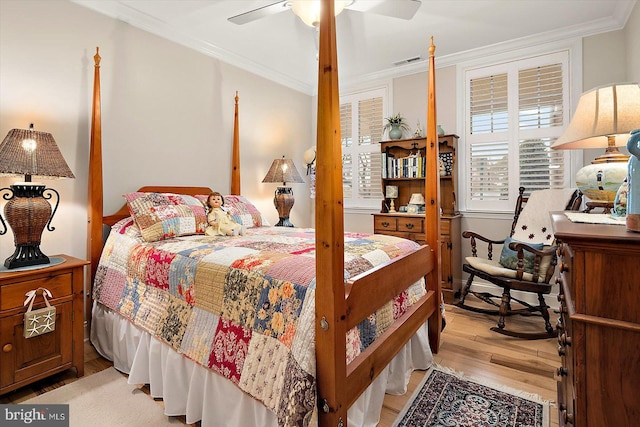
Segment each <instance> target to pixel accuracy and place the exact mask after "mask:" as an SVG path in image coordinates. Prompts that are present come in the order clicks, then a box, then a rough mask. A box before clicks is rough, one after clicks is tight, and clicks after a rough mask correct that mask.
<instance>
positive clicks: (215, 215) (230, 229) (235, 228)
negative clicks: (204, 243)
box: [205, 191, 244, 236]
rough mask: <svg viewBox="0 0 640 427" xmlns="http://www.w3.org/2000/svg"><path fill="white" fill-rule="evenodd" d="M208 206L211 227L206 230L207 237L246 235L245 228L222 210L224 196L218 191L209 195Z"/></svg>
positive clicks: (208, 218)
mask: <svg viewBox="0 0 640 427" xmlns="http://www.w3.org/2000/svg"><path fill="white" fill-rule="evenodd" d="M207 206H208V207H209V213H208V214H207V223H208V224H209V226H208V227H207V229H206V230H205V234H206V235H207V236H237V235H238V234H239V235H243V234H244V227H243V226H242V225H240V224H238V223H237V222H235V221H234V220H233V219H232V218H231V215H230V214H229V213H228V212H226V211H225V210H224V209H223V208H222V206H224V197H222V194H220V193H218V192H217V191H214V192H213V193H211V194H209V197H207Z"/></svg>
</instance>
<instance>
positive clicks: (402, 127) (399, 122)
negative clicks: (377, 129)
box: [382, 113, 411, 139]
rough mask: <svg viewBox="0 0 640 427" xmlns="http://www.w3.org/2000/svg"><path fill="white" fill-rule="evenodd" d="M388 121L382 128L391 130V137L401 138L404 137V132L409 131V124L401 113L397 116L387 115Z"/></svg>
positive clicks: (383, 130)
mask: <svg viewBox="0 0 640 427" xmlns="http://www.w3.org/2000/svg"><path fill="white" fill-rule="evenodd" d="M385 120H386V123H385V125H384V127H383V128H382V132H385V131H387V130H388V131H389V138H391V139H400V138H402V135H403V133H404V132H405V131H406V132H409V131H410V130H411V129H409V125H407V123H406V122H405V119H404V117H402V116H401V115H400V113H398V114H396V115H395V116H391V117H386V118H385Z"/></svg>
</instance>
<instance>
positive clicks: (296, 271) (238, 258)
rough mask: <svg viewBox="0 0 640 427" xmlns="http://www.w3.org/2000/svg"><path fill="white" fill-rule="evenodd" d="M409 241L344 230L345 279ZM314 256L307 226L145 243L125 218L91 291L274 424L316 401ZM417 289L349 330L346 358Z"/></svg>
mask: <svg viewBox="0 0 640 427" xmlns="http://www.w3.org/2000/svg"><path fill="white" fill-rule="evenodd" d="M417 248H418V245H417V244H416V243H414V242H412V241H409V240H404V239H400V238H396V237H393V236H383V235H362V234H350V233H346V234H345V280H346V279H348V278H350V277H353V276H355V275H357V274H360V273H362V272H364V271H366V270H368V269H371V268H373V267H375V266H377V265H379V264H381V263H383V262H385V261H387V260H389V259H391V258H395V257H397V256H400V255H402V254H405V253H410V252H413V251H415V250H416V249H417ZM314 255H315V235H314V232H313V230H311V229H298V228H286V227H259V228H253V229H249V230H247V233H246V234H245V235H244V236H238V237H226V236H213V237H209V236H203V235H193V236H181V237H176V238H173V239H169V240H162V241H156V242H145V241H144V239H143V238H142V236H141V233H140V230H139V229H138V227H137V226H136V225H135V224H134V223H133V221H132V220H131V219H130V218H128V219H125V220H122V221H120V222H119V223H118V224H116V225H115V226H114V227H113V228H112V231H111V234H110V235H109V238H108V239H107V242H106V244H105V247H104V250H103V253H102V258H101V260H100V264H99V266H98V269H97V271H96V279H95V284H94V290H93V293H94V294H93V297H94V299H95V300H96V301H97V302H98V303H100V304H102V305H104V306H106V307H108V308H109V309H111V310H113V311H115V312H117V313H119V314H120V315H122V316H124V317H125V318H126V319H128V320H129V321H131V322H132V323H133V324H135V325H136V326H137V327H138V328H140V329H142V330H145V331H147V332H148V333H150V334H152V335H153V336H155V337H157V338H158V339H160V340H162V341H163V342H165V343H166V344H167V345H169V346H171V347H173V348H174V349H175V351H177V352H179V353H181V354H182V355H184V356H185V357H188V358H189V359H191V360H193V361H195V362H196V363H198V364H200V365H202V366H205V367H207V368H209V369H212V370H213V371H215V372H217V373H218V374H220V375H222V376H224V377H226V378H227V379H228V380H230V381H232V382H233V383H234V384H236V385H237V387H239V388H240V389H241V390H243V391H244V392H245V393H248V394H249V395H251V396H252V397H253V398H255V399H257V400H258V401H260V402H262V403H263V404H264V405H265V406H266V407H267V408H269V409H270V410H271V411H273V412H274V413H275V414H276V415H277V417H278V421H279V424H280V425H282V426H289V425H307V424H308V422H309V421H310V419H311V415H312V412H313V410H314V408H315V405H316V381H315V371H316V365H315V348H314V342H315V330H314V310H315V258H314ZM424 293H425V288H424V282H423V281H420V282H418V283H416V284H414V285H413V286H412V287H410V288H409V289H408V290H407V291H405V292H403V293H402V294H400V295H399V296H398V297H396V298H395V299H394V300H393V301H390V302H389V303H387V304H386V305H385V306H384V307H382V308H381V309H380V310H378V312H376V313H375V314H373V315H371V316H369V318H368V319H366V320H365V321H363V322H362V323H361V324H360V325H358V326H357V327H355V328H353V329H352V330H351V331H349V332H348V334H347V362H349V361H351V360H352V359H353V358H354V357H356V356H357V355H358V354H360V352H361V351H362V350H363V349H364V348H366V347H367V345H369V344H370V343H371V342H373V340H374V339H375V338H376V337H377V336H379V335H380V334H381V333H383V332H384V331H385V330H386V328H388V327H389V326H390V325H391V324H392V323H393V321H394V319H396V318H398V317H399V316H401V315H402V314H404V313H405V312H406V310H407V309H408V307H409V306H410V305H411V304H413V303H414V302H415V301H417V300H418V299H419V298H420V297H421V296H422V295H424Z"/></svg>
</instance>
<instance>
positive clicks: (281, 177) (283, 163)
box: [262, 156, 304, 185]
mask: <svg viewBox="0 0 640 427" xmlns="http://www.w3.org/2000/svg"><path fill="white" fill-rule="evenodd" d="M262 182H281V183H282V185H287V182H298V183H301V182H304V179H302V177H301V176H300V173H299V172H298V169H296V165H295V164H294V163H293V160H291V159H285V158H284V156H282V158H281V159H275V160H274V161H273V163H271V167H270V168H269V171H268V172H267V175H266V176H265V177H264V179H263V180H262Z"/></svg>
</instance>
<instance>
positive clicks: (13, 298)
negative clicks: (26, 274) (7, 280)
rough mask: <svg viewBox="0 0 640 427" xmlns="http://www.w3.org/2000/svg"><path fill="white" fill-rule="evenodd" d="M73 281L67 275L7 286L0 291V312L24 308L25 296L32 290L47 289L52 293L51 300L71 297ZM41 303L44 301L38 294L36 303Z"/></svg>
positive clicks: (69, 275) (68, 274)
mask: <svg viewBox="0 0 640 427" xmlns="http://www.w3.org/2000/svg"><path fill="white" fill-rule="evenodd" d="M71 279H72V277H71V273H66V274H59V275H56V276H49V277H42V278H39V279H34V280H25V281H24V282H17V283H13V284H10V285H5V286H3V287H2V289H0V310H2V311H4V310H10V309H12V308H20V307H22V304H23V303H24V300H25V298H26V296H25V294H26V293H27V292H29V291H30V290H32V289H38V288H47V289H48V290H49V291H50V292H51V296H52V297H51V298H50V300H51V299H55V298H61V297H65V296H68V295H71V294H72V289H73V288H72V280H71ZM41 302H43V300H42V297H40V293H38V299H37V300H36V303H41Z"/></svg>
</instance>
